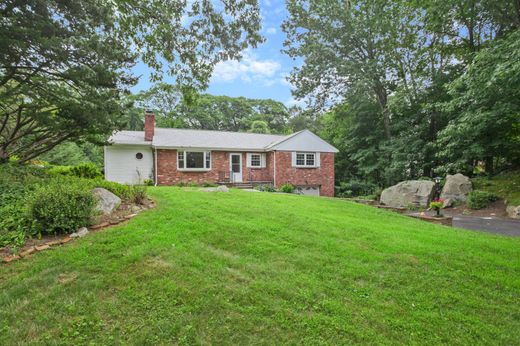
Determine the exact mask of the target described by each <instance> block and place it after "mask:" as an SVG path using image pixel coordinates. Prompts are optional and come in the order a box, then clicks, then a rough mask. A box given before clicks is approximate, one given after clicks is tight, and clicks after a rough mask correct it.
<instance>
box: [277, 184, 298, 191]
mask: <svg viewBox="0 0 520 346" xmlns="http://www.w3.org/2000/svg"><path fill="white" fill-rule="evenodd" d="M294 189H295V187H294V185H292V184H283V185H282V186H280V192H284V193H293V192H294Z"/></svg>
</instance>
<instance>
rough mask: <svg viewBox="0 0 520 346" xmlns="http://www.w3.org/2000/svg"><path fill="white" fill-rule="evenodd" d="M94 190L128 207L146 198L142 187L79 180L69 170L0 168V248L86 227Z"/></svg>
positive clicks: (99, 180) (99, 179)
mask: <svg viewBox="0 0 520 346" xmlns="http://www.w3.org/2000/svg"><path fill="white" fill-rule="evenodd" d="M80 171H81V172H90V169H85V170H83V169H80ZM49 172H51V173H50V174H49ZM82 174H83V175H87V176H98V175H97V174H94V175H91V174H85V173H82ZM95 187H103V188H105V189H107V190H109V191H111V192H112V193H114V194H115V195H117V196H119V197H120V198H121V199H123V200H125V201H126V202H129V203H138V204H139V203H143V201H144V200H145V198H146V197H147V190H146V186H129V185H121V184H118V183H115V182H109V181H105V180H103V179H102V178H96V179H87V178H79V177H76V176H74V175H73V174H71V167H66V166H65V167H64V166H54V167H51V168H49V169H47V168H46V167H39V166H30V165H19V164H5V165H0V247H1V246H7V245H9V246H20V245H23V243H24V242H25V239H26V238H27V237H32V236H36V235H39V234H41V233H55V232H71V231H75V230H76V227H79V226H83V225H87V224H88V223H89V222H90V217H92V216H94V214H93V209H92V207H91V202H92V200H91V197H92V194H91V191H92V189H93V188H95ZM89 196H90V197H89ZM92 198H93V197H92Z"/></svg>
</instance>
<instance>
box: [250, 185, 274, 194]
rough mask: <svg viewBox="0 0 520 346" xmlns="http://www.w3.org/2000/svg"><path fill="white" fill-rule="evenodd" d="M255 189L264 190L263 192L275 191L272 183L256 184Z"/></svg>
mask: <svg viewBox="0 0 520 346" xmlns="http://www.w3.org/2000/svg"><path fill="white" fill-rule="evenodd" d="M255 189H256V190H258V191H264V192H276V189H275V188H274V187H273V186H272V185H269V184H264V185H257V186H256V187H255Z"/></svg>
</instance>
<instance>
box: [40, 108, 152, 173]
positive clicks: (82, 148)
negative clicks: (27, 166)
mask: <svg viewBox="0 0 520 346" xmlns="http://www.w3.org/2000/svg"><path fill="white" fill-rule="evenodd" d="M140 116H141V118H142V117H143V115H142V114H140ZM39 159H41V160H43V161H45V162H48V163H50V164H53V165H63V166H75V165H79V164H81V163H84V162H93V163H95V164H96V165H97V166H99V167H101V166H102V165H103V147H102V146H101V145H95V144H92V143H82V144H77V143H74V142H63V143H61V144H58V145H57V146H56V147H54V148H52V149H51V150H50V151H48V152H46V153H45V154H43V155H41V156H40V157H39Z"/></svg>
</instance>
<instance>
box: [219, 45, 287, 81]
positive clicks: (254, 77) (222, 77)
mask: <svg viewBox="0 0 520 346" xmlns="http://www.w3.org/2000/svg"><path fill="white" fill-rule="evenodd" d="M280 68H281V65H280V63H279V62H277V61H274V60H269V59H267V60H261V59H258V58H257V57H256V56H254V55H252V54H250V53H248V52H245V53H244V56H243V58H242V60H241V61H234V60H228V61H221V62H219V63H218V64H217V65H216V66H215V69H214V71H213V76H212V77H211V79H212V81H213V82H233V81H235V80H237V79H240V80H242V81H244V82H247V83H249V82H252V81H257V82H261V83H263V84H268V85H272V84H273V83H272V80H271V77H273V76H275V75H276V74H277V72H278V71H279V70H280Z"/></svg>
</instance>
